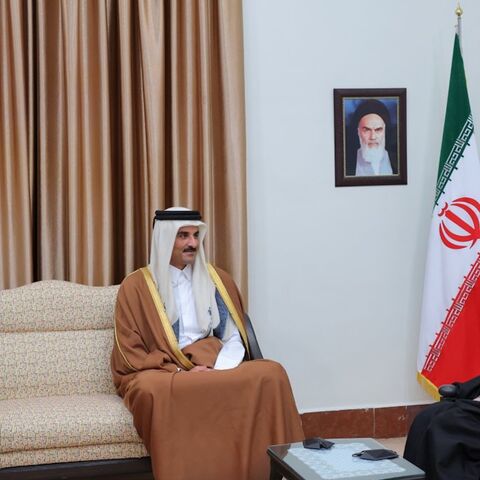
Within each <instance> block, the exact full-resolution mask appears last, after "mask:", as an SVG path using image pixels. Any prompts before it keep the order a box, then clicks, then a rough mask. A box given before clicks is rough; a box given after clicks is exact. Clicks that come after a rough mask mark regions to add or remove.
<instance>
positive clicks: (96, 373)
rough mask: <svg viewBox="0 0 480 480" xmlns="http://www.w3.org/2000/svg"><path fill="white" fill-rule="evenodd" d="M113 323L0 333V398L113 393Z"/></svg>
mask: <svg viewBox="0 0 480 480" xmlns="http://www.w3.org/2000/svg"><path fill="white" fill-rule="evenodd" d="M113 337H114V333H113V329H108V330H85V331H81V330H80V331H71V332H56V331H54V332H31V333H2V334H0V352H1V353H0V372H2V373H1V374H0V399H2V400H3V399H6V398H29V397H39V396H48V395H69V394H85V393H115V389H114V386H113V382H112V377H111V372H110V353H111V351H112V345H113Z"/></svg>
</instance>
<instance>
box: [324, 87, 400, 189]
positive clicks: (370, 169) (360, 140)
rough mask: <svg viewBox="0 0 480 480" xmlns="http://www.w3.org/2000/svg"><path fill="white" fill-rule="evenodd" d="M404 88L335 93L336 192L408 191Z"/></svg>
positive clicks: (340, 90) (350, 90)
mask: <svg viewBox="0 0 480 480" xmlns="http://www.w3.org/2000/svg"><path fill="white" fill-rule="evenodd" d="M406 97H407V90H406V89H405V88H383V89H373V88H367V89H361V88H352V89H334V90H333V105H334V120H335V186H337V187H347V186H360V185H406V184H407V128H406V127H407V125H406V123H407V120H406Z"/></svg>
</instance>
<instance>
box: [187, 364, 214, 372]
mask: <svg viewBox="0 0 480 480" xmlns="http://www.w3.org/2000/svg"><path fill="white" fill-rule="evenodd" d="M189 372H213V368H209V367H206V366H205V365H196V366H195V367H193V368H192V369H190V370H189Z"/></svg>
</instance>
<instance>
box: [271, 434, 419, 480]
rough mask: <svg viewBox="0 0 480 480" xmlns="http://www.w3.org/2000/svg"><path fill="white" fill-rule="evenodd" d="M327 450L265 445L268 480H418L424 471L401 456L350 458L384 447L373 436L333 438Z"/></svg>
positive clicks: (299, 444)
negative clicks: (284, 479)
mask: <svg viewBox="0 0 480 480" xmlns="http://www.w3.org/2000/svg"><path fill="white" fill-rule="evenodd" d="M330 440H331V441H332V442H335V445H334V446H333V447H332V448H331V449H329V450H325V449H322V450H311V449H308V448H304V446H303V444H302V443H291V444H286V445H274V446H271V447H269V448H268V450H267V453H268V455H269V456H270V480H281V479H282V477H284V478H286V479H287V480H384V479H385V480H386V479H391V480H394V479H395V480H400V479H401V480H417V479H418V480H420V479H424V478H425V473H424V472H423V471H422V470H420V469H419V468H417V467H416V466H415V465H412V464H411V463H410V462H408V461H407V460H405V459H404V458H401V457H398V458H395V459H393V460H379V461H373V462H372V461H369V460H362V459H360V458H357V457H352V453H355V452H360V451H362V450H368V449H375V448H385V447H384V446H383V445H381V444H380V443H378V442H377V441H376V440H374V439H373V438H333V439H330Z"/></svg>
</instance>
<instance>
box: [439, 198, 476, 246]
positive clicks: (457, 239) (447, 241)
mask: <svg viewBox="0 0 480 480" xmlns="http://www.w3.org/2000/svg"><path fill="white" fill-rule="evenodd" d="M438 216H439V217H445V220H443V221H442V222H441V223H440V225H439V227H438V230H439V232H440V238H441V239H442V242H443V244H444V245H445V246H446V247H448V248H451V249H454V250H458V249H461V248H466V247H470V248H472V247H473V246H474V245H475V243H476V241H477V240H478V239H480V218H479V217H480V203H478V202H477V201H476V200H474V199H473V198H470V197H461V198H457V199H456V200H454V201H453V202H452V203H451V204H450V205H449V204H448V203H447V202H445V206H444V207H443V209H442V211H441V212H440V213H439V214H438ZM446 220H448V221H449V222H446ZM449 223H451V224H452V226H450V225H449Z"/></svg>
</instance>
